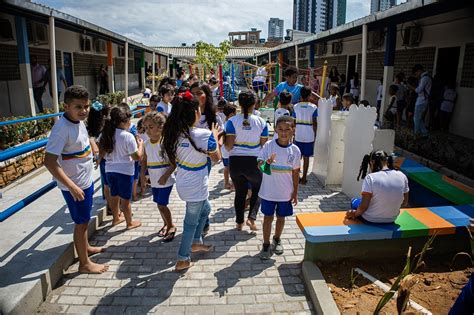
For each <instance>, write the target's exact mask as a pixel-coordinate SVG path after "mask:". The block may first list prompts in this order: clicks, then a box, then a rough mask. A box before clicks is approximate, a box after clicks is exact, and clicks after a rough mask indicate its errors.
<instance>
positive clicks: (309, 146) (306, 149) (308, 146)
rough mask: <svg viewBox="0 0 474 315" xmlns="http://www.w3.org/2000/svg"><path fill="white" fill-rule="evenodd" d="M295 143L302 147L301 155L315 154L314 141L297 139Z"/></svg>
mask: <svg viewBox="0 0 474 315" xmlns="http://www.w3.org/2000/svg"><path fill="white" fill-rule="evenodd" d="M295 145H296V146H297V147H298V149H300V151H301V156H306V157H310V156H313V155H314V141H313V142H299V141H295Z"/></svg>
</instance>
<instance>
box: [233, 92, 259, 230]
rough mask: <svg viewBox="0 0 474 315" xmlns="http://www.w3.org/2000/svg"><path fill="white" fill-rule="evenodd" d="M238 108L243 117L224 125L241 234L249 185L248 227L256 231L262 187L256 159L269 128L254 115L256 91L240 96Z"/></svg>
mask: <svg viewBox="0 0 474 315" xmlns="http://www.w3.org/2000/svg"><path fill="white" fill-rule="evenodd" d="M239 105H240V108H241V113H240V114H238V115H235V116H234V117H231V118H230V119H229V120H228V121H227V123H226V125H225V133H226V137H225V146H226V149H227V150H229V171H230V177H231V179H232V182H233V183H234V186H235V199H234V208H235V217H236V218H235V222H236V224H237V225H236V229H237V230H239V231H240V230H242V227H243V225H244V216H245V200H246V196H247V189H248V188H249V186H248V184H249V183H250V185H251V187H252V197H251V198H250V211H249V214H248V217H247V221H246V224H247V225H248V226H249V227H250V229H251V230H252V231H255V230H257V226H256V224H255V220H256V219H257V211H258V207H259V198H258V191H259V190H260V185H261V183H262V173H261V172H260V171H259V170H258V166H257V157H258V155H259V154H260V151H261V149H262V146H263V145H264V144H265V142H267V140H268V127H267V123H266V122H265V120H263V119H262V118H261V117H258V116H255V115H253V114H252V112H253V109H254V105H255V94H254V92H253V91H244V92H240V94H239Z"/></svg>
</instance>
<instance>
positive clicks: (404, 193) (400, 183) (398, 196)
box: [346, 151, 409, 223]
mask: <svg viewBox="0 0 474 315" xmlns="http://www.w3.org/2000/svg"><path fill="white" fill-rule="evenodd" d="M369 166H370V171H371V173H370V174H368V175H367V168H368V167H369ZM361 177H362V178H363V179H364V182H363V184H362V193H361V195H362V198H357V199H356V198H354V199H352V202H351V208H352V210H349V211H347V213H346V217H347V218H348V219H355V218H357V217H359V218H360V219H361V220H362V221H364V222H369V223H393V222H394V221H395V219H396V218H397V216H398V215H399V214H400V207H402V206H406V205H407V204H408V190H409V189H408V179H407V177H406V176H405V174H403V173H402V172H400V171H397V170H394V169H393V160H392V157H391V156H388V155H387V153H385V152H384V151H376V152H372V153H371V154H367V155H365V156H364V159H363V161H362V164H361V166H360V171H359V176H358V177H357V180H359V179H360V178H361Z"/></svg>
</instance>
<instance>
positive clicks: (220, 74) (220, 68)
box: [219, 63, 224, 97]
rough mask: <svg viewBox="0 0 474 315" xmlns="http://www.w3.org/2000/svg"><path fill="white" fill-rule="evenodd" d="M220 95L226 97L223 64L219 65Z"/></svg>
mask: <svg viewBox="0 0 474 315" xmlns="http://www.w3.org/2000/svg"><path fill="white" fill-rule="evenodd" d="M219 95H220V96H221V97H224V76H223V75H222V63H220V64H219Z"/></svg>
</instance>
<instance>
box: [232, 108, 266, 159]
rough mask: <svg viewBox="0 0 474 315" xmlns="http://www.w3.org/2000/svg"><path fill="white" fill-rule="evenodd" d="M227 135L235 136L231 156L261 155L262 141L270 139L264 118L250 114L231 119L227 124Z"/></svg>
mask: <svg viewBox="0 0 474 315" xmlns="http://www.w3.org/2000/svg"><path fill="white" fill-rule="evenodd" d="M225 132H226V135H229V136H235V143H234V147H233V149H232V150H231V151H230V152H229V155H230V156H255V157H257V156H258V155H259V154H260V150H261V147H260V140H261V139H267V138H268V127H267V123H266V122H265V120H263V118H261V117H258V116H255V115H253V114H249V115H248V117H247V119H244V115H243V114H238V115H235V116H233V117H231V118H230V119H229V120H228V121H227V122H226V124H225Z"/></svg>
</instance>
